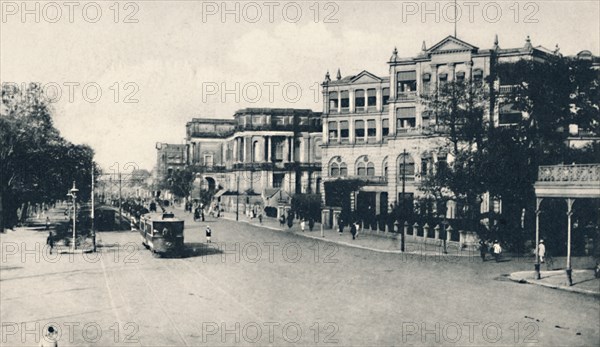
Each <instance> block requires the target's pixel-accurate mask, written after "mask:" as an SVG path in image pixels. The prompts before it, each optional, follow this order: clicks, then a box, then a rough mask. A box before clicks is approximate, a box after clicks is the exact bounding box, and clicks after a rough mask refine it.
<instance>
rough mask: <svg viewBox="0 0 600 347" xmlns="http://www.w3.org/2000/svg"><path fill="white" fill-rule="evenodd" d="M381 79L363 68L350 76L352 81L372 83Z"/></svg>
mask: <svg viewBox="0 0 600 347" xmlns="http://www.w3.org/2000/svg"><path fill="white" fill-rule="evenodd" d="M381 81H382V79H381V78H380V77H377V76H375V75H373V74H372V73H370V72H369V71H366V70H363V71H362V72H361V73H359V74H358V75H356V76H354V77H353V78H352V83H373V82H381Z"/></svg>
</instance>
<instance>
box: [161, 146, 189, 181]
mask: <svg viewBox="0 0 600 347" xmlns="http://www.w3.org/2000/svg"><path fill="white" fill-rule="evenodd" d="M186 163H187V145H184V144H181V145H179V144H170V143H163V142H157V143H156V170H155V179H157V180H162V179H164V178H165V177H168V176H170V175H171V174H172V173H173V172H174V171H177V170H181V169H183V168H184V167H185V165H186Z"/></svg>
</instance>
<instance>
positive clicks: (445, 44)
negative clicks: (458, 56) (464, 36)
mask: <svg viewBox="0 0 600 347" xmlns="http://www.w3.org/2000/svg"><path fill="white" fill-rule="evenodd" d="M477 50H479V48H478V47H475V46H473V45H471V44H469V43H467V42H465V41H462V40H460V39H458V38H456V37H454V36H452V35H449V36H447V37H446V38H445V39H443V40H442V41H440V42H438V43H436V44H435V45H433V46H432V47H431V48H429V49H428V50H427V54H440V53H452V52H465V51H470V52H477Z"/></svg>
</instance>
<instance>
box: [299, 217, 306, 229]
mask: <svg viewBox="0 0 600 347" xmlns="http://www.w3.org/2000/svg"><path fill="white" fill-rule="evenodd" d="M305 229H306V220H304V218H302V221H301V222H300V230H302V232H304V230H305Z"/></svg>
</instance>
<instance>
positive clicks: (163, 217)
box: [142, 212, 183, 222]
mask: <svg viewBox="0 0 600 347" xmlns="http://www.w3.org/2000/svg"><path fill="white" fill-rule="evenodd" d="M142 218H144V219H150V220H152V221H156V222H159V221H166V222H183V220H181V219H179V218H177V217H175V215H174V214H173V213H172V212H165V213H162V212H150V213H146V214H144V215H142Z"/></svg>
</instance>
